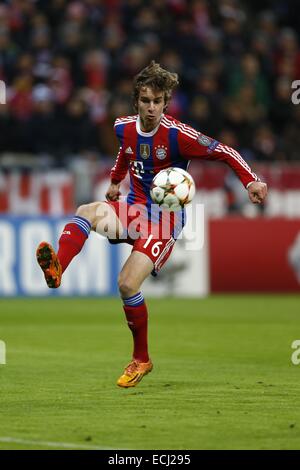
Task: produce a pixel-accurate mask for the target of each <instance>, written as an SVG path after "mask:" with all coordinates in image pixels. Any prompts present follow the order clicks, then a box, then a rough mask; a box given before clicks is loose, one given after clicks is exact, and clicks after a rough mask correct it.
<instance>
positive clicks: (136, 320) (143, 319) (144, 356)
mask: <svg viewBox="0 0 300 470" xmlns="http://www.w3.org/2000/svg"><path fill="white" fill-rule="evenodd" d="M123 301H124V306H123V308H124V312H125V315H126V319H127V323H128V326H129V328H130V330H131V332H132V336H133V344H134V347H133V355H132V356H133V358H134V359H137V360H139V361H141V362H148V361H149V355H148V339H147V335H148V311H147V307H146V304H145V301H144V299H143V297H142V295H141V293H140V292H139V293H138V294H136V295H134V296H132V297H130V298H129V299H123ZM127 302H128V303H129V305H128V304H127Z"/></svg>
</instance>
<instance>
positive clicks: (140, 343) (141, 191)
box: [36, 61, 267, 388]
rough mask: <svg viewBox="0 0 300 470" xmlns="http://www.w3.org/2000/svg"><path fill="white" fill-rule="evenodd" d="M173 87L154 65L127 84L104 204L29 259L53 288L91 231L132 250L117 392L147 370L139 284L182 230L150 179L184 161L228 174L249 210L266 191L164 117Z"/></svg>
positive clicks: (214, 145) (224, 153)
mask: <svg viewBox="0 0 300 470" xmlns="http://www.w3.org/2000/svg"><path fill="white" fill-rule="evenodd" d="M177 85H178V77H177V74H175V73H170V72H169V71H167V70H164V69H163V68H161V67H160V65H159V64H157V63H155V62H154V61H152V62H151V63H150V65H149V66H148V67H146V68H145V69H143V70H142V71H141V72H140V73H139V74H138V75H137V76H136V77H135V79H134V92H133V98H134V108H135V111H136V112H137V114H135V115H132V116H125V117H120V118H118V119H116V122H115V132H116V135H117V137H118V139H119V141H120V150H119V153H118V156H117V159H116V162H115V165H114V167H113V168H112V170H111V183H110V186H109V188H108V190H107V193H106V198H107V201H102V202H92V203H91V204H86V205H82V206H80V207H79V208H78V209H77V212H76V215H75V216H74V217H73V219H72V220H71V221H70V222H69V223H68V224H67V225H66V226H65V228H64V230H63V232H62V235H61V237H60V239H59V250H58V253H55V251H54V249H53V248H52V246H51V245H50V244H49V243H47V242H42V243H40V245H39V246H38V248H37V253H36V255H37V261H38V263H39V265H40V267H41V268H42V270H43V272H44V276H45V280H46V283H47V285H48V287H51V288H57V287H59V285H60V283H61V277H62V273H63V272H64V271H65V270H66V268H67V267H68V265H69V263H70V262H71V260H72V259H73V258H74V257H75V256H76V255H77V254H78V253H79V252H80V251H81V249H82V247H83V245H84V243H85V242H86V240H87V238H88V236H89V233H90V231H91V230H94V231H95V232H97V233H99V234H102V235H104V236H106V237H107V238H108V239H109V241H110V242H112V243H119V242H124V241H125V242H126V243H129V244H131V245H132V246H133V248H132V252H131V254H130V256H129V257H128V259H127V261H126V263H125V264H124V266H123V268H122V270H121V272H120V275H119V291H120V295H121V298H122V301H123V308H124V311H125V315H126V319H127V323H128V326H129V328H130V330H131V332H132V336H133V354H132V360H131V361H130V363H129V364H128V366H127V367H126V368H125V370H124V372H123V374H122V375H121V377H120V378H119V379H118V381H117V384H118V385H119V386H120V387H125V388H127V387H134V386H136V385H137V384H138V383H139V381H140V380H141V379H142V378H143V377H144V375H146V374H148V373H149V372H151V370H152V368H153V364H152V362H151V359H150V357H149V354H148V344H147V325H148V312H147V307H146V303H145V300H144V297H143V295H142V293H141V285H142V284H143V281H144V280H145V279H146V278H147V277H148V276H149V275H150V274H151V273H152V274H153V275H156V274H157V273H158V271H159V270H160V269H161V267H162V266H163V265H164V264H165V262H166V261H167V259H168V257H169V256H170V254H171V251H172V249H173V247H174V243H175V240H176V238H177V237H178V234H179V233H180V231H181V229H182V227H183V225H184V223H185V220H184V214H183V213H181V212H179V214H178V213H166V211H161V210H157V208H158V206H155V205H152V204H153V203H152V201H151V198H150V185H151V181H152V179H153V177H154V175H155V174H157V173H158V172H159V171H160V170H162V169H165V168H168V167H172V166H173V167H180V168H183V169H185V170H186V169H187V167H188V164H189V161H190V160H191V159H199V160H202V159H207V160H218V161H222V162H225V163H226V164H228V165H229V166H230V167H231V168H232V169H233V171H234V172H235V173H236V175H237V176H238V178H239V179H240V180H241V182H242V184H243V185H244V186H245V188H246V189H247V191H248V194H249V198H250V200H251V201H252V202H253V203H254V204H255V203H261V202H263V200H264V199H265V197H266V194H267V186H266V184H265V183H263V182H260V181H259V179H258V177H257V176H256V175H255V174H254V173H253V172H252V171H251V169H250V167H249V166H248V165H247V163H246V162H245V161H244V160H243V158H242V157H241V155H240V154H239V153H238V152H237V151H236V150H234V149H232V148H230V147H228V146H226V145H223V144H222V143H220V142H218V141H217V140H215V139H212V138H210V137H207V136H205V135H203V134H202V133H201V132H198V131H196V130H195V129H193V128H192V127H190V126H188V125H186V124H183V123H181V122H179V121H178V120H176V119H174V118H173V117H172V116H169V115H167V114H165V111H166V109H167V106H168V103H169V101H170V99H171V94H172V90H173V89H174V88H175V87H176V86H177ZM128 171H129V175H130V191H129V194H128V196H127V198H126V200H120V194H121V193H120V185H121V182H122V180H123V179H124V178H125V176H126V174H127V172H128ZM153 208H154V209H155V210H154V211H153ZM151 209H152V210H151ZM166 227H167V229H166Z"/></svg>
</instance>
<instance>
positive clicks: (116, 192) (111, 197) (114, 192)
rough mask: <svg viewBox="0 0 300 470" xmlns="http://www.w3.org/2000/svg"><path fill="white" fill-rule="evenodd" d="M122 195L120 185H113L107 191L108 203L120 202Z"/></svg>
mask: <svg viewBox="0 0 300 470" xmlns="http://www.w3.org/2000/svg"><path fill="white" fill-rule="evenodd" d="M120 194H121V192H120V183H118V184H114V183H111V184H110V185H109V187H108V190H107V191H106V194H105V197H106V199H107V200H108V201H118V199H119V196H120Z"/></svg>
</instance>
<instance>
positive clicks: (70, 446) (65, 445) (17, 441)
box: [0, 437, 115, 450]
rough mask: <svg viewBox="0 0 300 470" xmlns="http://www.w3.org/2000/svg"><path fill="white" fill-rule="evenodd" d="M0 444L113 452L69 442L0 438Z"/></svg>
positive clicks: (106, 448)
mask: <svg viewBox="0 0 300 470" xmlns="http://www.w3.org/2000/svg"><path fill="white" fill-rule="evenodd" d="M0 442H3V443H8V444H24V445H25V444H27V445H32V446H34V445H37V446H46V447H62V448H64V449H85V450H115V449H114V448H113V447H100V446H97V445H94V446H92V445H90V446H89V445H84V444H74V443H71V442H49V441H31V440H29V439H19V438H16V437H0Z"/></svg>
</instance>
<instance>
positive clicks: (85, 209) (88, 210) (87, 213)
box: [76, 202, 99, 228]
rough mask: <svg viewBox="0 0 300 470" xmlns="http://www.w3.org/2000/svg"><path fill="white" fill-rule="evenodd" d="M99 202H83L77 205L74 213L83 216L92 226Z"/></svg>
mask: <svg viewBox="0 0 300 470" xmlns="http://www.w3.org/2000/svg"><path fill="white" fill-rule="evenodd" d="M98 204H99V203H97V202H96V203H95V202H92V203H91V204H83V205H82V206H79V207H78V209H77V211H76V215H78V216H79V217H83V218H84V219H86V220H88V221H89V222H90V224H91V226H92V228H93V226H94V224H95V218H96V210H97V206H98Z"/></svg>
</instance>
